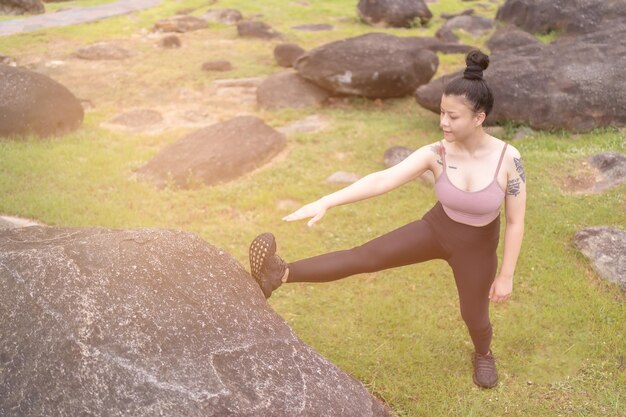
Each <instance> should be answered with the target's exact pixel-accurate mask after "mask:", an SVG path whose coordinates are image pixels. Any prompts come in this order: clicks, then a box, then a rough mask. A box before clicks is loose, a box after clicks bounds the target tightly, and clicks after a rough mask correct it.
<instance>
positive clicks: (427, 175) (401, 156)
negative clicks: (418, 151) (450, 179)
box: [383, 146, 435, 185]
mask: <svg viewBox="0 0 626 417" xmlns="http://www.w3.org/2000/svg"><path fill="white" fill-rule="evenodd" d="M413 152H414V150H411V149H409V148H405V147H404V146H392V147H391V148H389V149H387V150H386V151H385V154H384V156H383V159H384V162H385V166H386V167H387V168H391V167H392V166H394V165H397V164H399V163H400V162H402V161H404V160H405V159H406V158H407V157H408V156H409V155H411V154H412V153H413ZM417 179H418V180H420V181H422V182H423V183H425V184H428V185H433V184H434V183H435V176H434V175H433V173H432V172H431V171H426V172H424V173H423V174H422V175H420V176H419V177H418V178H417Z"/></svg>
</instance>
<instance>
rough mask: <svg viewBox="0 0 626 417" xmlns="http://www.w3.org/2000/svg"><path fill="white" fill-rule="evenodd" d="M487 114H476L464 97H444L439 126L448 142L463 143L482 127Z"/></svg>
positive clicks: (442, 98)
mask: <svg viewBox="0 0 626 417" xmlns="http://www.w3.org/2000/svg"><path fill="white" fill-rule="evenodd" d="M484 120H485V113H482V112H481V113H476V112H474V110H473V109H472V108H471V107H470V106H469V104H468V102H467V100H466V99H465V97H464V96H446V95H444V96H442V97H441V112H440V114H439V126H440V127H441V130H443V137H444V139H445V140H446V141H448V142H456V141H462V140H464V139H466V138H468V137H469V136H471V135H473V134H474V133H475V132H476V130H477V129H479V128H480V127H481V126H482V123H483V121H484Z"/></svg>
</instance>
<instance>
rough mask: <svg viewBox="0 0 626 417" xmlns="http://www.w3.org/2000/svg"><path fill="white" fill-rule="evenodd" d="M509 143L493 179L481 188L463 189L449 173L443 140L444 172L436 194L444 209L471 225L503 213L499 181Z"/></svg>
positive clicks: (486, 222) (460, 220) (479, 223)
mask: <svg viewBox="0 0 626 417" xmlns="http://www.w3.org/2000/svg"><path fill="white" fill-rule="evenodd" d="M507 146H508V144H504V149H502V155H500V161H499V162H498V167H497V168H496V173H495V175H494V176H493V180H492V181H491V183H489V185H488V186H486V187H485V188H483V189H482V190H479V191H464V190H461V189H460V188H458V187H456V186H455V185H454V184H452V183H451V182H450V179H449V178H448V175H447V174H446V149H445V148H444V146H443V142H442V143H441V158H442V160H443V171H442V172H441V175H440V176H439V178H437V181H435V195H436V196H437V199H438V200H439V201H440V202H441V205H442V206H443V210H444V211H445V212H446V214H447V215H448V217H450V218H451V219H452V220H454V221H456V222H459V223H465V224H468V225H471V226H481V225H485V224H488V223H491V222H492V221H493V220H495V219H496V217H498V215H499V214H500V207H501V206H502V201H504V196H505V192H504V190H503V189H502V187H500V184H499V183H498V181H497V178H498V172H499V171H500V165H502V160H503V159H504V153H505V152H506V147H507Z"/></svg>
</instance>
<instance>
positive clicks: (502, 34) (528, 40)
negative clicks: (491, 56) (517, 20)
mask: <svg viewBox="0 0 626 417" xmlns="http://www.w3.org/2000/svg"><path fill="white" fill-rule="evenodd" d="M527 45H534V46H535V47H536V48H537V49H540V48H542V47H543V45H544V44H543V43H542V42H541V41H540V40H539V39H537V38H536V37H534V36H533V35H531V34H530V33H528V32H525V31H523V30H519V29H515V27H514V26H512V27H504V28H501V29H498V30H497V31H496V32H495V33H494V34H493V35H492V36H491V38H489V40H488V41H487V44H486V46H487V48H489V50H490V51H491V52H495V51H507V50H510V49H515V48H517V47H519V46H527Z"/></svg>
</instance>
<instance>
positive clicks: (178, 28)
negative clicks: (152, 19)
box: [153, 16, 209, 33]
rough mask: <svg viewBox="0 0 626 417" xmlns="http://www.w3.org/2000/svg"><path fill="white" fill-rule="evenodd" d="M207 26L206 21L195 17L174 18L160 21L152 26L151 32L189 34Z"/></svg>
mask: <svg viewBox="0 0 626 417" xmlns="http://www.w3.org/2000/svg"><path fill="white" fill-rule="evenodd" d="M207 27H209V24H208V23H207V21H206V20H204V19H200V18H199V17H195V16H174V17H169V18H167V19H161V20H159V21H157V22H156V23H155V24H154V28H153V31H155V32H156V31H160V32H179V33H185V32H191V31H194V30H200V29H206V28H207Z"/></svg>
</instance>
